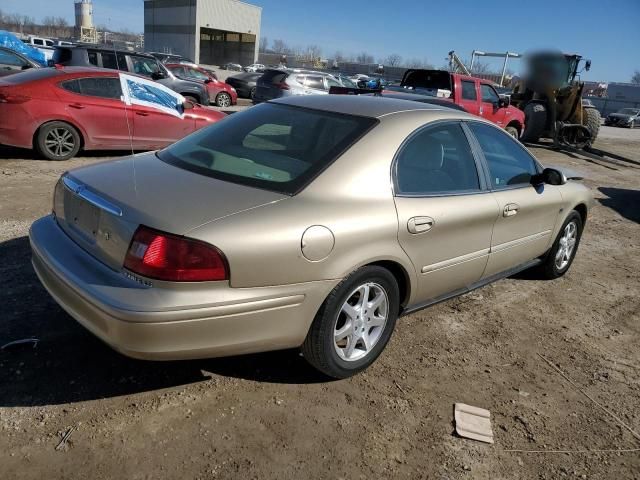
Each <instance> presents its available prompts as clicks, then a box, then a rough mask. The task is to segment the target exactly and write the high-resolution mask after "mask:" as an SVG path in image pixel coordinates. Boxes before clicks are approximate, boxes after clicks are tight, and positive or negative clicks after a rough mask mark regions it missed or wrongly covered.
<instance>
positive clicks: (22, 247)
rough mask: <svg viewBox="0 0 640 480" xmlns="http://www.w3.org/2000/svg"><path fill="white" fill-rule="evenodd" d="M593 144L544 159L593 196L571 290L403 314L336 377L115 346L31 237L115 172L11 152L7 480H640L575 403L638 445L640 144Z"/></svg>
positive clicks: (568, 284) (281, 361) (2, 173)
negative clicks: (490, 441)
mask: <svg viewBox="0 0 640 480" xmlns="http://www.w3.org/2000/svg"><path fill="white" fill-rule="evenodd" d="M596 147H597V148H598V149H600V150H602V151H604V152H608V153H609V154H610V157H609V158H607V159H599V160H598V159H592V158H587V157H583V156H581V155H578V154H573V153H571V154H567V153H559V152H555V151H552V150H550V149H548V148H544V147H542V146H540V147H535V148H532V151H533V152H534V153H535V154H536V155H537V156H538V157H539V158H540V159H541V160H542V161H543V163H545V164H548V165H562V166H567V167H571V168H572V169H574V170H578V171H580V172H583V173H584V174H585V176H586V177H587V178H586V180H585V182H586V183H587V185H589V186H590V187H591V189H592V190H593V194H594V196H595V198H596V199H597V202H596V206H595V208H594V209H593V211H592V213H591V216H590V218H589V220H588V223H587V228H586V232H585V235H584V237H583V241H582V243H581V245H580V251H579V252H578V256H577V258H576V261H575V262H574V264H573V266H572V268H571V270H570V271H569V273H568V274H567V275H566V276H565V277H563V278H561V279H559V280H556V281H547V282H544V281H539V280H533V279H531V278H529V277H528V276H527V275H526V274H523V275H520V276H518V277H517V278H510V279H507V280H503V281H500V282H498V283H495V284H493V285H491V286H488V287H485V288H482V289H480V290H476V291H474V292H472V293H470V294H468V295H465V296H463V297H460V298H457V299H454V300H450V301H447V302H444V303H441V304H439V305H437V306H435V307H432V308H429V309H428V310H425V311H422V312H420V313H417V314H414V315H411V316H408V317H405V318H403V319H401V320H400V321H399V322H398V326H397V328H396V332H395V334H394V336H393V338H392V340H391V342H390V344H389V346H388V348H387V350H386V351H385V352H384V353H383V355H382V356H381V357H380V359H379V360H378V361H377V362H376V363H375V364H374V365H373V366H372V368H370V369H369V370H368V371H367V372H365V373H363V374H361V375H357V376H356V377H354V378H351V379H348V380H343V381H328V380H327V379H325V378H323V377H321V376H319V375H318V374H316V373H315V372H314V371H313V370H311V369H310V368H309V367H308V366H307V365H306V363H305V361H304V359H303V358H301V357H300V356H299V355H298V353H297V352H295V351H286V352H278V353H269V354H262V355H251V356H244V357H237V358H224V359H214V360H200V361H188V362H172V363H149V362H142V361H135V360H130V359H127V358H125V357H123V356H121V355H119V354H117V353H115V352H114V351H112V350H111V349H109V348H108V347H107V346H105V345H103V344H102V343H101V342H100V341H99V340H97V339H96V338H94V337H93V336H92V335H91V334H89V333H88V332H87V331H85V330H84V329H83V328H82V327H80V326H79V325H78V324H77V323H76V322H75V321H74V320H73V319H71V318H70V317H69V316H68V315H67V314H65V313H64V312H63V311H62V309H60V308H59V307H58V306H57V305H56V304H55V302H54V301H53V300H52V299H51V298H50V297H49V295H48V294H47V293H46V291H45V290H44V289H43V288H42V287H41V286H40V284H39V282H38V280H37V278H36V276H35V274H34V272H33V270H32V268H31V265H30V263H29V262H30V252H29V246H28V240H27V237H26V235H27V231H28V227H29V225H30V223H31V222H32V221H33V220H35V219H36V218H38V217H40V216H42V215H45V214H47V213H48V212H49V210H50V205H51V196H52V189H53V186H54V183H55V181H56V179H57V177H58V176H59V175H60V174H61V173H63V172H64V171H65V170H66V169H69V168H72V167H74V166H78V165H84V164H88V163H93V162H97V161H101V160H104V159H105V158H108V157H106V156H99V155H97V156H96V155H94V156H91V157H88V158H79V159H76V160H73V161H68V162H62V163H53V162H46V161H40V160H34V159H33V157H32V155H31V153H30V152H27V151H21V150H16V149H7V148H4V149H2V148H0V346H1V345H4V344H5V343H7V342H10V341H13V340H18V339H25V338H31V337H33V338H37V339H39V342H38V344H37V346H36V347H35V348H34V347H33V346H32V345H31V344H24V345H18V346H14V347H8V348H6V349H4V350H1V351H0V478H3V479H14V478H16V479H17V478H21V479H22V478H29V479H41V478H48V479H58V478H65V479H75V478H78V479H89V478H90V479H107V478H128V479H147V478H149V479H151V478H153V479H156V478H184V479H195V478H200V479H232V478H234V479H235V478H239V479H254V478H255V479H267V478H277V479H283V480H286V479H300V478H305V479H324V478H336V479H338V478H344V479H347V478H349V479H360V478H381V479H382V478H411V479H413V478H425V479H426V478H438V479H458V478H462V479H464V478H478V479H509V480H514V479H557V478H565V477H566V478H596V479H602V478H607V479H633V478H635V479H640V451H637V450H636V451H635V452H629V451H627V452H624V451H622V452H596V451H595V450H629V449H638V448H640V440H638V439H635V438H634V437H633V435H632V434H631V433H630V432H629V431H628V430H626V429H625V428H624V427H623V426H621V424H620V423H619V422H617V421H616V420H614V419H613V418H612V417H611V416H609V415H608V414H607V413H605V412H604V411H603V410H601V409H600V408H599V407H598V406H597V405H596V404H595V403H594V402H593V401H591V400H590V399H589V398H587V397H586V396H585V395H583V394H582V393H581V392H580V391H579V390H578V389H577V388H576V387H578V388H580V389H582V390H583V391H584V392H585V393H586V394H588V395H589V396H590V397H591V398H592V399H593V400H595V401H597V402H598V403H599V404H601V405H602V406H604V407H605V408H606V409H608V410H609V411H610V412H611V413H613V414H614V415H616V416H617V417H618V418H619V419H620V421H621V422H623V423H624V424H625V425H627V426H628V427H629V428H631V429H633V430H635V431H636V432H640V352H639V349H638V345H639V341H638V340H639V338H640V130H635V131H628V130H614V129H611V128H607V127H603V129H602V135H601V137H600V138H599V140H598V142H597V144H596ZM539 354H540V355H543V356H544V357H545V358H547V359H549V360H550V361H551V362H552V363H553V364H556V365H558V366H559V368H560V369H562V371H563V372H565V373H566V375H568V377H569V378H570V379H572V381H573V382H574V383H575V385H576V386H573V385H572V384H570V383H569V382H567V381H566V380H565V379H563V377H562V376H561V375H560V374H559V373H558V372H557V371H555V370H554V369H552V368H551V367H550V366H549V365H548V364H547V363H545V362H544V360H543V359H542V358H541V357H540V356H539ZM455 402H464V403H468V404H471V405H475V406H479V407H483V408H487V409H489V410H490V411H491V415H492V425H493V430H494V434H495V440H496V442H495V444H494V445H486V444H482V443H478V442H475V441H472V440H466V439H463V438H459V437H457V436H456V435H455V433H454V427H453V421H452V419H453V404H454V403H455ZM69 429H73V430H72V433H71V435H70V436H69V437H68V440H67V442H66V443H65V444H63V445H62V446H61V447H60V448H59V449H56V446H57V445H58V444H59V443H60V441H61V439H62V437H63V435H64V434H65V433H66V432H68V431H69ZM511 450H517V451H511ZM554 450H568V451H571V453H554V452H552V451H554ZM587 450H588V451H589V452H585V451H587Z"/></svg>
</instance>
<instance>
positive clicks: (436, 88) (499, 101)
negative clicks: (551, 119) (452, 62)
mask: <svg viewBox="0 0 640 480" xmlns="http://www.w3.org/2000/svg"><path fill="white" fill-rule="evenodd" d="M400 85H401V86H402V87H403V88H405V89H407V90H409V91H414V92H415V93H421V94H427V95H433V96H437V97H441V98H445V99H448V100H450V101H451V102H453V103H455V104H456V105H460V106H461V107H463V108H464V109H465V110H466V111H467V112H469V113H472V114H474V115H478V116H479V117H483V118H485V119H487V120H489V121H490V122H493V123H495V124H496V125H498V126H500V127H502V128H504V129H505V130H507V131H508V132H509V133H510V134H511V135H513V136H514V137H516V138H519V137H520V135H521V134H522V132H523V130H524V113H523V112H522V111H521V110H519V109H517V108H515V107H514V106H512V105H510V104H509V100H508V99H507V98H501V97H500V95H498V92H497V91H496V89H495V88H494V87H493V84H492V83H491V82H490V81H488V80H484V79H482V78H476V77H470V76H467V75H460V74H457V73H451V72H447V71H446V70H424V69H409V70H407V71H406V72H405V74H404V77H403V78H402V83H401V84H400Z"/></svg>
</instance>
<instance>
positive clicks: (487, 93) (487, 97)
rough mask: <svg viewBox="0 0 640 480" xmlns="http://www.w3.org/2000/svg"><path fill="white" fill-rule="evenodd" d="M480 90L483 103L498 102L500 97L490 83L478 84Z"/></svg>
mask: <svg viewBox="0 0 640 480" xmlns="http://www.w3.org/2000/svg"><path fill="white" fill-rule="evenodd" d="M480 92H482V101H483V102H484V103H498V100H499V99H500V97H499V96H498V94H497V93H496V91H495V90H494V89H493V87H492V86H491V85H485V84H484V83H483V84H480Z"/></svg>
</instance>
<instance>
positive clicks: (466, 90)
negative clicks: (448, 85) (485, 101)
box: [461, 80, 478, 101]
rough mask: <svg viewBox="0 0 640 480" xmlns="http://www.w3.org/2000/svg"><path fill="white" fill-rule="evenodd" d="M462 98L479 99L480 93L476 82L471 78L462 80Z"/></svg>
mask: <svg viewBox="0 0 640 480" xmlns="http://www.w3.org/2000/svg"><path fill="white" fill-rule="evenodd" d="M461 83H462V99H463V100H473V101H475V100H477V99H478V94H477V92H476V84H475V82H471V81H469V80H462V82H461Z"/></svg>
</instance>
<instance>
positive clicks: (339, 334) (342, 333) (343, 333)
mask: <svg viewBox="0 0 640 480" xmlns="http://www.w3.org/2000/svg"><path fill="white" fill-rule="evenodd" d="M352 334H353V322H352V321H351V320H347V322H346V323H345V324H344V325H343V326H342V328H341V329H340V330H338V331H336V332H335V334H334V338H335V340H336V341H339V340H342V339H344V338H345V337H347V336H350V335H352Z"/></svg>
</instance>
